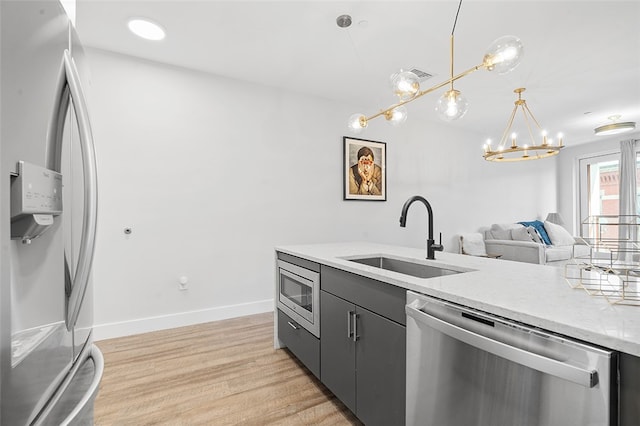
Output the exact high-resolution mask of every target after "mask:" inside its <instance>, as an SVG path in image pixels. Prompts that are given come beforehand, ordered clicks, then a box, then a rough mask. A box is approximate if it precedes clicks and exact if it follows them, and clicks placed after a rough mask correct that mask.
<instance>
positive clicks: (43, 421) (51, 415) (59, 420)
mask: <svg viewBox="0 0 640 426" xmlns="http://www.w3.org/2000/svg"><path fill="white" fill-rule="evenodd" d="M103 371H104V358H103V357H102V352H100V349H98V347H97V346H95V345H90V346H88V347H86V348H85V350H84V351H83V352H82V354H81V355H80V357H79V359H78V361H77V366H76V367H75V368H73V369H72V371H71V372H70V374H69V376H68V377H67V378H66V379H65V381H64V382H63V383H62V385H60V388H59V389H58V391H57V392H56V393H55V394H54V395H53V397H52V398H51V399H50V400H49V403H48V404H47V406H45V408H44V409H43V410H42V412H41V413H40V415H39V416H38V417H37V418H36V420H35V422H34V423H33V424H34V426H38V425H60V426H67V425H92V424H93V404H94V402H95V399H96V396H97V395H98V388H99V385H100V380H101V379H102V373H103Z"/></svg>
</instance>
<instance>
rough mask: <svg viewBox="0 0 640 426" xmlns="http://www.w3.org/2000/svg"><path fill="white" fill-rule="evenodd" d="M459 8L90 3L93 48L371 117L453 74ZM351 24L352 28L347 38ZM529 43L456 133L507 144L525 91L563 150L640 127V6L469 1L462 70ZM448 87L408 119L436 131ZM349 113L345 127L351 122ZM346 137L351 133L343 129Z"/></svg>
mask: <svg viewBox="0 0 640 426" xmlns="http://www.w3.org/2000/svg"><path fill="white" fill-rule="evenodd" d="M457 8H458V1H457V0H440V1H434V0H431V1H428V0H423V1H399V0H393V1H321V0H316V1H303V0H298V1H292V0H290V1H269V0H261V1H241V0H235V1H216V0H209V1H187V0H182V1H151V0H144V1H115V0H107V1H99V0H78V4H77V26H78V32H79V34H80V37H81V39H82V41H83V43H84V44H85V45H87V46H90V47H96V48H101V49H106V50H110V51H114V52H119V53H123V54H127V55H132V56H136V57H140V58H145V59H150V60H154V61H159V62H163V63H167V64H172V65H178V66H181V67H187V68H191V69H195V70H200V71H205V72H210V73H213V74H217V75H222V76H227V77H232V78H236V79H239V80H244V81H250V82H255V83H260V84H265V85H269V86H275V87H283V88H284V87H286V88H288V89H290V90H293V91H296V92H301V93H305V94H310V95H314V96H320V97H325V98H330V99H334V100H337V101H340V102H345V103H348V104H352V105H357V106H358V107H355V108H360V111H355V110H354V111H353V112H362V113H364V114H366V115H370V114H373V113H375V112H377V111H378V110H380V109H382V108H384V107H387V106H389V105H390V104H392V103H393V102H395V99H394V98H393V97H392V95H391V94H390V90H389V85H388V79H389V76H390V75H391V74H392V73H393V72H395V71H397V70H398V69H399V68H412V67H415V68H418V69H421V70H424V71H427V72H429V73H432V74H435V77H433V78H432V79H430V80H428V81H426V82H425V83H423V88H426V87H431V86H433V85H435V84H436V83H439V82H441V81H443V80H446V79H447V78H448V74H449V37H450V34H451V30H452V26H453V22H454V18H455V14H456V10H457ZM342 14H349V15H351V16H352V18H353V25H352V26H351V27H349V28H348V29H343V28H339V27H338V26H337V25H336V18H337V17H338V16H339V15H342ZM131 17H147V18H151V19H152V20H154V21H156V22H158V23H160V24H161V25H162V26H163V27H164V28H165V29H166V30H167V34H168V35H167V38H166V39H165V40H163V41H161V42H149V41H145V40H142V39H139V38H137V37H135V36H134V35H132V34H130V33H129V32H128V30H127V28H126V22H127V20H128V19H129V18H131ZM507 34H510V35H516V36H518V37H519V38H520V39H521V40H522V42H523V44H524V46H525V55H524V59H523V62H522V63H521V64H520V66H519V67H518V68H516V70H514V71H513V72H512V73H510V74H507V75H502V76H501V75H497V74H492V73H490V72H487V71H485V70H479V71H477V72H475V73H473V74H472V75H470V76H468V77H465V78H463V79H461V80H459V81H458V82H457V83H456V84H455V87H456V89H458V90H460V91H461V92H462V93H463V94H464V95H465V96H466V97H467V99H468V100H469V103H470V108H469V112H468V113H467V115H465V116H464V117H463V118H462V119H461V120H459V121H457V122H455V123H451V124H450V125H452V126H460V127H463V128H466V129H469V130H472V131H475V132H477V133H478V135H479V141H478V144H479V146H480V145H481V144H482V143H483V142H484V138H486V137H493V138H499V137H500V135H501V133H502V131H503V130H504V127H505V126H506V123H507V119H508V118H509V114H510V112H511V110H512V108H513V101H514V100H515V94H514V93H513V89H515V88H517V87H526V88H527V91H526V92H525V93H524V96H523V98H525V99H526V100H527V103H528V105H529V108H530V109H531V110H532V112H533V113H534V114H535V116H536V118H537V119H538V121H539V122H540V124H541V125H542V126H543V127H544V128H545V129H547V130H549V132H550V134H555V132H557V131H562V132H563V133H564V134H565V138H564V142H565V145H568V146H570V145H573V144H577V143H583V142H588V141H593V140H597V137H595V136H594V134H593V129H594V128H595V127H596V126H598V125H602V124H607V123H608V122H609V121H608V119H607V117H608V116H611V115H613V114H620V115H622V121H636V122H640V1H637V0H636V1H610V0H607V1H564V2H563V1H521V0H511V1H483V0H465V1H464V2H463V4H462V8H461V10H460V14H459V18H458V22H457V26H456V28H455V73H456V74H457V73H459V72H462V71H464V70H466V69H468V68H471V67H473V66H475V65H478V64H480V63H481V62H482V57H483V55H484V52H485V50H486V48H487V47H488V46H489V45H490V44H491V42H492V41H493V40H494V39H496V38H498V37H500V36H502V35H507ZM442 92H444V89H443V90H440V91H438V92H437V93H433V94H430V95H426V96H424V97H423V98H422V99H420V100H416V101H415V102H414V103H412V104H410V105H408V110H409V120H432V121H437V120H438V119H437V117H436V114H435V111H434V110H433V108H434V105H435V102H436V100H437V98H438V97H439V96H440V94H441V93H442ZM347 119H348V117H345V123H346V121H347ZM345 131H346V130H345Z"/></svg>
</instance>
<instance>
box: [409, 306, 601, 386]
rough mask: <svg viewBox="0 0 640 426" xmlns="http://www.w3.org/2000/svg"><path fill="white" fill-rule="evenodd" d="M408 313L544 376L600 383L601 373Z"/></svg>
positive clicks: (425, 315) (414, 311)
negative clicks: (599, 375) (544, 374)
mask: <svg viewBox="0 0 640 426" xmlns="http://www.w3.org/2000/svg"><path fill="white" fill-rule="evenodd" d="M405 312H406V313H407V315H409V316H410V317H411V318H413V319H415V320H416V321H419V322H421V323H423V324H425V325H427V326H429V327H431V328H433V329H435V330H437V331H439V332H441V333H444V334H446V335H447V336H449V337H452V338H454V339H456V340H458V341H461V342H463V343H466V344H468V345H471V346H473V347H476V348H478V349H481V350H483V351H485V352H489V353H492V354H494V355H497V356H499V357H501V358H504V359H506V360H509V361H512V362H514V363H516V364H520V365H523V366H526V367H529V368H532V369H534V370H537V371H540V372H542V373H546V374H550V375H552V376H555V377H559V378H561V379H564V380H567V381H570V382H573V383H576V384H578V385H581V386H584V387H586V388H592V387H594V386H595V385H596V384H597V383H598V372H597V371H595V370H586V369H584V368H580V367H577V366H575V365H571V364H567V363H564V362H561V361H556V360H555V359H552V358H548V357H545V356H542V355H538V354H536V353H533V352H529V351H526V350H524V349H520V348H516V347H514V346H511V345H508V344H506V343H502V342H499V341H497V340H493V339H490V338H488V337H486V336H482V335H480V334H478V333H474V332H473V331H469V330H466V329H464V328H462V327H458V326H457V325H454V324H450V323H448V322H446V321H443V320H441V319H439V318H436V317H434V316H432V315H429V314H428V313H426V312H423V311H421V310H419V309H416V308H415V307H414V306H412V304H409V305H406V306H405Z"/></svg>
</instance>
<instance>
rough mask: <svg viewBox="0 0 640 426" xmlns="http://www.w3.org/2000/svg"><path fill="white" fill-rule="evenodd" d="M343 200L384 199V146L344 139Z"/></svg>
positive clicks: (385, 149)
mask: <svg viewBox="0 0 640 426" xmlns="http://www.w3.org/2000/svg"><path fill="white" fill-rule="evenodd" d="M342 141H343V151H342V152H343V168H342V169H343V179H342V180H343V185H342V186H343V190H342V193H343V199H344V200H365V201H386V200H387V170H386V168H387V167H386V164H387V144H386V143H385V142H377V141H371V140H366V139H357V138H352V137H349V136H344V137H343V138H342Z"/></svg>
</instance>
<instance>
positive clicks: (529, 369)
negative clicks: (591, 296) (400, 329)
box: [406, 292, 618, 426]
mask: <svg viewBox="0 0 640 426" xmlns="http://www.w3.org/2000/svg"><path fill="white" fill-rule="evenodd" d="M407 302H408V303H407V306H406V312H407V424H408V425H438V426H446V425H507V424H509V425H511V424H518V425H564V426H569V425H609V424H610V425H615V424H617V414H618V413H617V395H618V391H617V355H618V354H617V353H616V352H612V351H608V350H603V349H601V348H597V347H593V346H590V345H585V344H583V343H580V342H576V341H572V340H569V339H567V338H564V337H561V336H556V335H553V334H549V333H547V332H544V331H541V330H538V329H534V328H531V327H527V326H523V325H521V324H518V323H515V322H510V321H507V320H504V319H502V318H497V317H493V316H491V315H487V314H484V313H481V312H477V311H474V310H471V309H467V308H464V307H460V306H457V305H453V304H450V303H448V302H444V301H440V300H438V299H433V298H428V297H426V296H423V295H419V294H416V293H412V292H408V295H407Z"/></svg>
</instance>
